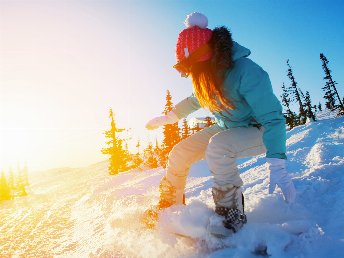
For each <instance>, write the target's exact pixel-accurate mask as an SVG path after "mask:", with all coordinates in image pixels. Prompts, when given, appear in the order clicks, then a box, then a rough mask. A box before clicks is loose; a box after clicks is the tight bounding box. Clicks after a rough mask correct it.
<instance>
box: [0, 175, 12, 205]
mask: <svg viewBox="0 0 344 258" xmlns="http://www.w3.org/2000/svg"><path fill="white" fill-rule="evenodd" d="M11 199H12V194H11V189H10V187H9V185H8V183H7V180H6V177H5V173H4V172H1V177H0V201H4V200H11Z"/></svg>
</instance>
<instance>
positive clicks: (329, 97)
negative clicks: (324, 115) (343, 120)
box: [320, 53, 344, 115]
mask: <svg viewBox="0 0 344 258" xmlns="http://www.w3.org/2000/svg"><path fill="white" fill-rule="evenodd" d="M320 60H321V61H322V68H323V70H324V72H325V77H324V80H326V83H325V86H324V87H322V89H323V90H324V91H325V95H324V99H326V107H327V108H328V109H330V110H332V111H333V110H338V115H344V104H343V103H344V98H343V101H342V100H341V99H340V97H339V94H338V91H337V88H336V84H338V83H337V82H336V81H334V80H333V79H332V75H331V70H330V69H329V68H328V66H327V65H328V60H327V58H326V56H325V55H324V54H323V53H320ZM336 98H337V99H338V102H339V104H336Z"/></svg>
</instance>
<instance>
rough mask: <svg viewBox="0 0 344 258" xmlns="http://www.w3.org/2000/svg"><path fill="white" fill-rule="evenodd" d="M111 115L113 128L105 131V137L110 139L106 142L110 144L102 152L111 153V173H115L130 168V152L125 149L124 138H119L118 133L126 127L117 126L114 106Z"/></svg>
mask: <svg viewBox="0 0 344 258" xmlns="http://www.w3.org/2000/svg"><path fill="white" fill-rule="evenodd" d="M109 117H110V120H111V128H110V129H109V130H107V131H105V132H104V134H105V137H106V138H107V139H109V140H108V141H107V142H106V144H107V145H108V146H109V147H107V148H103V149H102V150H101V152H102V153H103V154H106V155H110V158H109V163H110V164H109V174H110V175H115V174H118V172H119V171H124V170H127V169H128V166H127V162H128V154H127V152H126V151H125V150H124V149H123V146H122V145H123V140H122V139H120V138H119V136H118V133H120V132H123V131H125V129H120V128H117V126H116V123H115V120H114V115H113V112H112V108H110V112H109Z"/></svg>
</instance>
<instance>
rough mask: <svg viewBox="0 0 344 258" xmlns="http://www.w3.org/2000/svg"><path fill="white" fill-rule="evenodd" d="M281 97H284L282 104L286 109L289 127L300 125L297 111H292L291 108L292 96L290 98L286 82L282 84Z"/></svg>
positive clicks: (285, 114)
mask: <svg viewBox="0 0 344 258" xmlns="http://www.w3.org/2000/svg"><path fill="white" fill-rule="evenodd" d="M281 99H282V105H283V106H284V107H285V109H286V113H284V117H285V119H286V123H287V125H288V126H289V128H290V129H292V128H294V127H295V126H297V125H298V120H297V116H296V114H295V112H293V111H291V109H290V98H289V94H288V90H287V89H286V87H285V85H284V83H283V85H282V95H281Z"/></svg>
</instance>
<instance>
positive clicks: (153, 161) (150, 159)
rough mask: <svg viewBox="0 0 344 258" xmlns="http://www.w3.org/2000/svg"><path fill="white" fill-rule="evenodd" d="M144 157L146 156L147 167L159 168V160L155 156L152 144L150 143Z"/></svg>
mask: <svg viewBox="0 0 344 258" xmlns="http://www.w3.org/2000/svg"><path fill="white" fill-rule="evenodd" d="M144 156H145V165H147V166H148V167H149V168H157V167H158V159H157V158H156V156H155V155H154V150H153V145H152V143H148V146H147V148H146V149H145V150H144Z"/></svg>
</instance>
